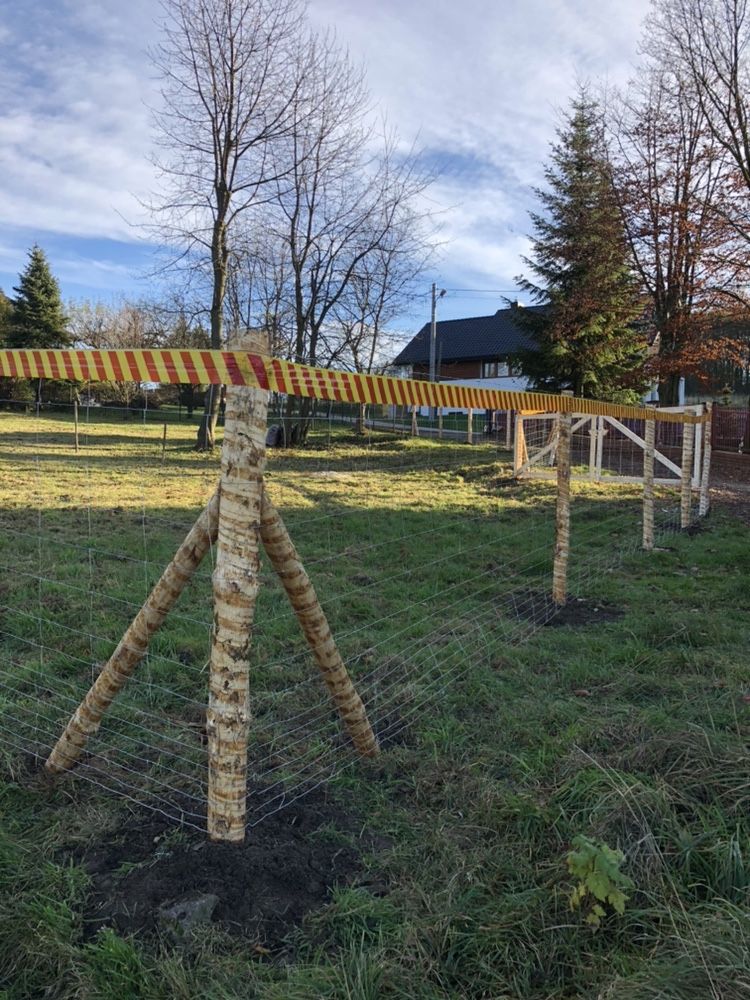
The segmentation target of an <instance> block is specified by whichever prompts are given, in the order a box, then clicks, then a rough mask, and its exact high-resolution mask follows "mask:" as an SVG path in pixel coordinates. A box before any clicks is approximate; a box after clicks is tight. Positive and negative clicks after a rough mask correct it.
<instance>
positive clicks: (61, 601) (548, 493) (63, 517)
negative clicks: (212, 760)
mask: <svg viewBox="0 0 750 1000" xmlns="http://www.w3.org/2000/svg"><path fill="white" fill-rule="evenodd" d="M275 402H276V404H277V405H276V407H275V408H274V407H273V406H272V409H271V412H270V414H269V426H271V427H274V426H276V427H278V426H282V427H283V423H284V421H285V420H290V419H291V418H289V417H287V416H286V415H285V414H286V411H285V409H284V400H283V399H277V400H276V401H275ZM413 417H414V414H413V410H412V409H411V408H410V407H402V408H401V412H399V411H398V409H397V408H395V407H393V408H390V409H389V408H387V407H372V408H371V409H370V410H369V411H368V412H366V413H365V415H364V420H365V423H364V425H363V422H362V418H363V414H362V411H361V408H360V407H359V406H358V405H351V404H337V403H328V402H318V403H317V404H315V405H313V406H311V408H310V410H309V411H308V412H307V413H306V415H305V419H306V422H307V425H306V430H305V441H304V447H302V446H298V447H287V448H284V447H280V448H271V449H269V460H268V465H267V469H266V475H265V481H266V488H267V490H268V494H269V496H270V498H271V500H272V502H273V504H274V505H275V507H276V508H278V510H279V511H280V512H281V514H282V516H283V518H284V521H285V523H286V525H287V528H288V531H289V534H290V536H291V538H292V540H293V541H294V544H295V546H296V548H297V550H298V552H299V556H300V559H301V561H302V562H303V563H304V566H305V569H306V571H307V573H308V575H309V577H310V579H311V580H312V582H313V584H314V586H315V589H316V591H317V594H318V598H319V600H320V604H321V606H322V608H323V609H324V611H325V615H326V617H327V619H328V622H329V623H330V625H331V628H332V631H333V633H334V635H335V639H336V643H337V645H338V649H339V651H340V654H341V657H342V659H343V661H344V663H345V664H346V667H347V669H348V671H349V673H350V674H351V677H352V679H353V681H354V684H355V685H356V688H357V690H358V691H359V694H360V695H361V698H362V700H363V702H364V705H365V707H366V710H367V713H368V715H369V718H370V720H371V722H372V725H373V728H374V730H375V733H376V735H377V738H378V740H379V742H380V746H381V748H382V749H383V750H385V751H387V749H388V747H389V746H392V745H393V744H396V743H398V741H399V740H402V739H404V738H406V737H407V736H409V737H410V738H411V737H412V736H413V734H414V733H418V731H419V726H420V723H421V720H422V719H423V718H424V716H425V714H426V713H429V709H430V706H431V705H433V704H434V703H435V702H436V700H437V699H438V698H439V697H440V695H441V693H442V692H444V691H445V689H446V687H447V686H449V685H450V684H451V683H452V682H453V681H454V680H455V679H456V677H458V676H460V675H461V674H462V673H463V672H466V671H468V670H471V667H472V664H475V663H476V662H477V661H478V660H486V659H487V658H489V659H492V658H493V657H496V656H497V655H498V654H499V652H501V651H502V650H504V649H506V648H507V647H512V646H514V645H516V644H519V643H522V642H524V641H526V640H527V639H528V638H529V637H530V636H531V635H533V634H534V632H535V631H536V630H538V629H540V628H542V627H544V626H545V625H546V624H547V623H548V622H550V621H551V620H552V619H553V618H554V616H555V615H556V614H557V613H558V611H559V608H558V606H557V605H556V603H555V601H554V600H553V599H552V596H551V592H550V576H551V569H552V559H553V548H554V509H555V501H556V491H555V488H554V484H553V483H552V482H532V483H522V484H518V483H516V482H515V480H514V479H513V462H512V455H511V453H510V452H509V451H508V450H507V449H506V447H505V441H504V440H503V435H499V436H498V435H485V434H483V433H481V432H480V427H481V426H482V425H481V423H478V425H477V427H476V431H475V434H474V437H473V445H472V447H467V445H466V443H465V436H464V435H465V434H466V433H467V431H468V426H463V427H460V426H456V427H455V428H452V430H453V431H454V436H448V435H446V434H445V433H444V432H445V431H446V430H448V429H449V428H448V427H447V426H446V423H445V421H444V420H443V419H441V414H440V413H437V412H432V413H429V414H428V415H426V416H425V415H424V414H422V415H420V417H419V421H418V423H417V429H416V432H415V422H414V419H413ZM578 419H579V418H577V417H574V418H573V420H572V425H573V445H572V455H573V465H574V466H579V465H583V466H584V468H585V459H586V457H587V456H590V454H591V447H592V445H591V438H590V435H591V426H592V420H594V421H596V420H599V419H600V418H598V417H594V418H592V417H590V416H585V417H583V416H582V417H581V418H580V419H581V420H582V421H583V422H581V423H580V424H578V425H577V421H578ZM467 423H468V421H467ZM519 423H520V424H522V425H524V431H525V446H526V449H527V458H528V455H539V454H540V453H543V452H544V449H545V448H546V449H547V452H546V455H545V454H543V455H542V460H543V461H544V462H545V463H546V462H547V461H551V462H554V457H555V441H556V433H557V429H556V428H557V423H556V416H555V415H548V414H544V415H541V416H539V417H536V418H534V420H533V421H530V420H529V418H528V417H526V418H524V420H523V421H522V422H519ZM486 426H487V427H490V426H491V422H487V424H486ZM670 426H672V425H670ZM675 426H678V427H679V426H681V425H675ZM472 430H474V428H472ZM441 431H443V434H442V435H441ZM608 433H610V435H611V436H610V439H609V443H608V444H607V446H605V447H604V448H603V454H604V455H608V456H610V458H609V459H608V460H607V461H608V462H609V464H610V465H611V467H612V468H613V469H619V470H620V472H623V471H624V470H626V469H628V468H630V467H631V466H630V465H629V464H628V463H632V462H633V461H634V459H633V457H632V455H631V453H630V450H629V444H626V442H628V440H629V439H628V438H627V436H626V435H623V441H622V442H620V443H618V444H617V445H615V444H614V441H615V438H614V434H612V433H611V432H608ZM634 433H636V434H637V433H638V428H635V429H634ZM194 434H195V424H194V423H188V422H181V421H180V420H179V419H175V414H174V413H172V412H171V411H163V412H161V413H159V415H158V418H157V417H155V415H154V411H153V410H152V411H150V412H149V411H147V410H143V411H142V412H141V413H140V415H139V414H138V413H133V412H132V410H131V409H130V408H124V409H122V410H118V409H116V408H106V409H105V408H103V407H94V406H80V407H77V406H73V405H63V404H55V405H45V406H40V405H31V406H29V407H24V408H19V407H15V408H7V409H4V410H2V411H0V489H1V490H2V496H3V503H2V508H1V509H0V528H1V529H2V531H1V532H0V563H1V564H2V569H3V583H2V586H0V630H1V633H2V646H3V653H2V659H1V660H0V750H1V751H2V753H3V755H4V757H5V760H6V763H7V764H8V765H9V766H14V767H15V766H17V765H18V761H19V760H25V761H26V762H27V763H28V764H29V766H32V767H35V768H36V767H39V766H40V765H41V764H42V763H43V762H44V761H45V760H46V758H47V756H48V754H49V753H50V751H51V750H52V748H53V746H54V745H55V743H56V741H57V740H58V738H59V736H60V733H61V731H62V730H63V728H64V727H65V725H66V723H67V721H68V719H69V718H70V715H71V713H72V712H73V711H74V710H75V709H76V707H77V706H78V705H79V703H80V702H81V699H82V698H83V697H84V695H85V694H86V691H87V690H88V688H89V687H90V685H91V684H92V682H93V681H94V680H95V678H96V677H97V675H98V674H99V671H100V669H101V667H102V664H104V663H105V662H107V661H108V659H109V658H110V656H111V655H112V653H113V651H114V650H115V648H116V647H117V644H118V643H119V642H120V640H121V638H122V636H123V634H124V633H125V631H126V629H127V627H128V624H129V622H130V621H131V620H132V618H133V616H134V615H135V614H136V613H137V612H138V609H139V608H140V607H141V605H142V604H143V602H144V600H145V599H146V597H147V596H148V594H149V592H150V591H151V589H152V588H153V586H154V584H155V582H156V580H157V579H158V577H159V575H160V573H161V572H162V570H163V567H164V566H165V565H166V563H168V562H169V560H170V559H171V557H172V555H173V553H174V551H175V550H176V548H177V547H178V545H179V544H180V542H181V541H182V539H183V538H184V537H185V535H186V533H187V531H188V530H189V528H190V526H191V525H192V524H193V523H194V521H195V518H196V516H197V515H198V514H199V512H200V511H201V510H202V509H203V508H204V507H205V505H206V503H207V501H208V499H209V498H210V497H211V495H212V493H213V492H214V490H215V489H216V482H217V477H218V473H219V458H218V454H211V453H199V452H196V451H195V450H194V447H193V444H194ZM517 448H518V444H517V443H516V449H517ZM618 449H619V450H618ZM536 465H537V466H538V467H541V466H542V462H541V461H540V462H538V463H536ZM607 467H609V465H608V466H607ZM547 469H548V470H549V471H551V472H554V465H553V464H550V465H547ZM589 471H590V467H589ZM640 519H641V499H640V491H639V488H638V486H637V485H630V486H629V485H623V486H621V487H620V488H619V490H618V491H617V492H615V493H613V492H608V491H606V490H605V489H603V488H602V487H601V486H598V485H597V484H594V483H580V484H576V485H575V486H574V489H573V513H572V527H571V532H572V536H571V542H570V547H571V551H572V552H573V553H574V554H575V556H574V558H573V559H572V561H571V565H570V567H569V570H568V593H569V594H571V595H574V596H575V597H579V598H586V597H591V598H595V597H596V593H597V587H598V585H599V583H600V581H601V580H602V579H604V578H605V577H606V576H607V574H609V573H611V572H612V571H613V570H616V568H617V566H618V565H619V564H620V562H621V561H622V560H623V559H626V558H629V557H631V556H633V554H634V553H637V552H638V551H639V549H640V545H641V539H640ZM655 521H656V536H657V537H662V536H664V535H665V534H666V533H669V532H671V531H674V530H679V527H680V496H679V495H678V494H677V493H675V492H674V491H670V490H665V491H662V492H661V493H659V495H658V497H657V503H656V517H655ZM214 568H215V550H214V547H213V546H211V547H210V548H209V551H208V553H207V556H206V559H205V560H204V563H203V564H202V565H201V566H199V567H198V569H197V571H196V572H195V574H194V575H193V577H192V579H191V580H190V582H189V583H188V584H187V585H186V587H185V589H184V591H183V593H182V594H181V596H180V598H179V601H178V603H177V605H176V606H175V608H174V609H173V610H172V611H171V613H170V614H169V616H168V617H167V618H166V620H165V622H164V625H163V627H162V628H161V629H160V630H159V631H158V632H157V633H156V635H155V636H154V638H153V641H152V643H151V645H150V647H149V649H148V652H147V653H146V654H145V656H144V657H143V662H142V663H141V664H140V665H139V666H138V668H137V670H136V671H135V673H134V674H133V676H132V677H131V678H130V679H129V681H128V683H127V685H126V686H125V687H124V689H123V691H122V692H121V693H120V695H119V696H118V697H117V698H116V699H115V700H114V701H113V702H112V704H111V707H110V709H109V711H108V712H107V713H106V715H105V716H104V718H103V720H102V724H101V728H100V729H99V731H98V732H97V733H96V734H95V736H94V737H93V738H92V739H91V740H90V741H89V743H88V745H87V747H86V752H85V755H84V756H83V757H82V759H81V760H80V762H79V763H78V766H77V767H76V768H75V771H74V772H73V777H72V779H66V780H73V781H76V782H82V783H84V784H85V785H87V786H92V787H93V790H94V792H95V793H97V794H98V791H99V789H106V790H107V791H108V792H110V793H113V794H116V795H118V796H121V797H124V798H127V799H128V800H131V801H132V802H133V803H136V804H137V805H138V806H139V807H144V808H149V809H152V810H157V811H159V812H162V813H164V814H166V815H167V816H169V817H171V818H173V819H174V821H175V822H178V823H181V824H183V825H185V826H188V827H194V828H196V829H200V830H205V825H206V796H207V787H206V773H207V743H208V737H207V731H206V691H207V686H208V675H209V660H210V649H211V638H212V629H213V604H212V573H213V571H214ZM260 582H261V588H260V594H259V598H258V604H257V607H256V611H255V622H254V626H253V636H252V652H251V680H250V708H251V723H250V727H249V742H248V771H247V790H246V796H247V798H246V807H247V825H248V826H250V827H252V826H253V825H255V824H257V823H259V822H261V821H262V820H263V819H264V818H266V817H268V816H269V815H271V814H273V813H274V812H277V811H278V810H280V809H283V808H284V807H285V806H287V805H289V804H290V803H291V802H294V801H296V800H297V799H298V798H299V797H300V796H302V795H304V794H305V793H306V792H308V791H310V790H311V789H313V788H315V787H317V786H318V785H320V784H321V783H322V782H326V781H330V780H331V779H332V778H333V777H335V776H336V775H337V774H339V773H341V771H342V770H344V769H346V768H350V767H353V766H357V767H366V766H367V764H366V762H361V759H360V757H359V755H358V754H357V753H356V751H355V750H354V748H353V747H352V745H351V743H350V741H349V740H348V738H347V736H346V734H345V732H344V731H343V730H342V727H341V723H340V720H339V718H338V717H337V714H336V712H335V710H334V707H333V705H332V702H331V698H330V695H329V692H328V691H327V690H326V688H325V686H324V685H323V683H322V682H321V678H320V676H319V674H318V672H317V671H316V669H315V666H314V664H313V661H312V658H311V654H310V650H309V648H308V646H307V644H306V643H305V640H304V637H303V636H302V634H301V632H300V629H299V627H298V625H297V622H296V620H295V615H294V611H293V609H292V608H291V607H290V605H289V603H288V602H287V600H286V597H285V594H284V588H283V586H282V584H281V581H280V580H279V576H278V574H277V573H276V572H274V571H273V568H272V567H271V565H270V564H269V561H268V559H267V558H266V557H263V559H262V563H261V570H260Z"/></svg>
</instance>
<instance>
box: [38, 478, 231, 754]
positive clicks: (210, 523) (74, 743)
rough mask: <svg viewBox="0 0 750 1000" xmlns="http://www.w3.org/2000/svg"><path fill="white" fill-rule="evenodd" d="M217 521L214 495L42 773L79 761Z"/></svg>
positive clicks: (212, 537) (194, 566)
mask: <svg viewBox="0 0 750 1000" xmlns="http://www.w3.org/2000/svg"><path fill="white" fill-rule="evenodd" d="M218 519H219V495H218V493H215V494H214V495H213V497H211V500H210V501H209V504H208V506H207V507H206V509H205V510H204V511H203V513H202V514H201V516H200V517H199V518H198V520H197V521H196V522H195V524H194V525H193V527H192V528H191V529H190V532H189V533H188V535H187V537H186V538H185V541H184V542H183V543H182V545H180V547H179V549H178V550H177V552H176V553H175V555H174V558H173V559H172V561H171V562H170V564H169V565H168V566H167V568H166V569H165V570H164V572H163V573H162V575H161V578H160V580H159V581H158V583H157V584H156V586H155V587H154V589H153V590H152V591H151V593H150V594H149V595H148V598H147V599H146V601H145V603H144V604H143V607H142V608H141V609H140V611H139V612H138V614H137V615H136V616H135V618H134V619H133V621H132V623H131V624H130V627H129V628H128V630H127V631H126V632H125V634H124V635H123V637H122V639H121V640H120V643H119V645H118V647H117V649H116V650H115V651H114V653H113V654H112V656H110V658H109V659H108V660H107V662H106V663H105V664H104V666H103V668H102V670H101V672H100V674H99V676H98V677H97V678H96V680H95V681H94V683H93V684H92V686H91V687H90V689H89V691H88V693H87V695H86V697H85V698H84V699H83V701H82V702H81V704H80V705H79V706H78V708H77V709H76V710H75V712H74V713H73V716H72V717H71V719H70V721H69V722H68V724H67V726H66V727H65V731H64V732H63V734H62V736H61V737H60V739H59V740H58V741H57V743H56V744H55V746H54V748H53V750H52V753H51V754H50V755H49V757H48V758H47V762H46V764H45V765H44V766H45V768H46V770H47V771H49V772H50V773H52V774H60V773H61V772H63V771H68V770H69V769H70V768H71V767H73V766H74V765H75V764H76V763H77V762H78V760H79V759H80V757H81V755H82V753H83V751H84V749H85V748H86V744H87V742H88V740H89V739H90V738H91V737H92V736H93V735H94V734H95V733H96V732H97V730H98V729H99V725H100V723H101V721H102V717H103V716H104V713H105V712H106V711H107V709H108V708H109V706H110V705H111V704H112V702H113V701H114V699H115V697H116V696H117V694H118V693H119V692H120V691H121V690H122V689H123V688H124V687H125V685H126V683H127V681H128V678H129V677H130V676H131V675H132V674H133V672H134V670H135V668H136V667H137V666H138V664H139V663H140V662H141V660H142V659H143V657H144V656H145V655H146V651H147V650H148V646H149V642H150V641H151V637H152V635H153V634H154V632H156V630H157V629H158V628H159V627H160V625H161V624H162V622H163V621H164V619H165V618H166V617H167V615H168V613H169V612H170V610H171V609H172V608H173V607H174V605H175V603H176V601H177V598H178V597H179V596H180V594H181V593H182V591H183V590H184V589H185V585H186V584H187V583H188V581H189V580H190V579H191V577H192V576H193V574H194V573H195V571H196V569H197V568H198V566H199V565H200V563H201V561H202V559H203V557H204V556H205V555H206V553H207V552H208V551H209V549H210V547H211V545H212V544H213V542H214V541H215V539H216V530H217V526H218Z"/></svg>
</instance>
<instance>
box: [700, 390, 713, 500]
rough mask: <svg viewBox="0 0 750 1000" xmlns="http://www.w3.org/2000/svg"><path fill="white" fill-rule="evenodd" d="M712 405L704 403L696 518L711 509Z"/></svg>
mask: <svg viewBox="0 0 750 1000" xmlns="http://www.w3.org/2000/svg"><path fill="white" fill-rule="evenodd" d="M712 409H713V403H706V412H707V414H708V420H706V422H705V424H704V425H703V467H702V469H701V492H700V500H699V502H698V516H699V517H705V516H706V514H708V512H709V509H710V507H711V496H710V493H709V484H710V482H711V419H712V413H711V411H712Z"/></svg>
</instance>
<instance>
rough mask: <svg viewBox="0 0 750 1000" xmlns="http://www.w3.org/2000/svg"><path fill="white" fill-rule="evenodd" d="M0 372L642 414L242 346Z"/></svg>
mask: <svg viewBox="0 0 750 1000" xmlns="http://www.w3.org/2000/svg"><path fill="white" fill-rule="evenodd" d="M0 377H5V378H48V379H58V380H59V379H67V380H70V381H73V382H161V383H172V384H178V385H180V384H182V385H185V384H187V383H194V384H197V385H211V384H212V385H247V386H253V387H255V388H260V389H268V390H270V391H271V392H278V393H283V394H285V395H292V396H307V397H311V398H313V399H324V400H336V401H339V402H346V403H376V404H381V405H387V404H393V405H396V406H437V407H441V408H443V409H475V410H531V411H536V412H537V413H560V412H562V413H568V412H570V413H573V412H574V413H582V414H589V415H591V416H610V417H616V418H619V419H623V418H628V417H630V418H635V419H640V420H642V419H643V417H644V412H645V411H644V409H643V408H642V407H639V406H624V405H620V404H617V403H603V402H600V401H598V400H593V399H581V398H579V397H573V396H555V395H552V394H551V393H542V392H511V391H506V390H504V389H481V388H479V387H477V386H469V385H461V384H459V383H452V382H423V381H419V380H417V379H403V378H393V377H392V376H388V375H360V374H358V373H355V372H345V371H336V370H335V369H332V368H312V367H311V366H309V365H302V364H297V363H296V362H293V361H283V360H282V359H280V358H270V357H267V356H265V355H260V354H249V353H247V352H246V351H196V350H184V351H183V350H132V351H92V350H0ZM648 415H649V418H652V419H655V420H659V421H664V422H666V423H702V422H703V421H705V420H706V414H702V415H697V414H694V413H672V412H665V411H661V410H657V409H649V410H648Z"/></svg>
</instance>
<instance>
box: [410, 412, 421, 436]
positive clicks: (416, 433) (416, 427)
mask: <svg viewBox="0 0 750 1000" xmlns="http://www.w3.org/2000/svg"><path fill="white" fill-rule="evenodd" d="M411 436H412V437H419V424H418V423H417V407H416V405H414V406H412V408H411Z"/></svg>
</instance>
